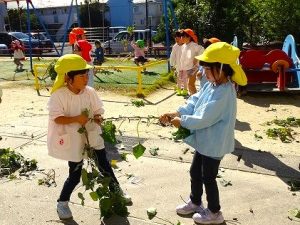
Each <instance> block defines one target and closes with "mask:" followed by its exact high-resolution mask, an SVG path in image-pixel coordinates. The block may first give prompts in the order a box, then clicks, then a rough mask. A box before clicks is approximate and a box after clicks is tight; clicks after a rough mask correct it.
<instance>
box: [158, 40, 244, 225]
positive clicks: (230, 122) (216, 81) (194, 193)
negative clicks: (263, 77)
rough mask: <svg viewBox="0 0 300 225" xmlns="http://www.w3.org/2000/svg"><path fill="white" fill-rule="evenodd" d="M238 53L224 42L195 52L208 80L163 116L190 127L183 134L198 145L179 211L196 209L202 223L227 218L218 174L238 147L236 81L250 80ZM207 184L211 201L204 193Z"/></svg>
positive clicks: (184, 213) (196, 219)
mask: <svg viewBox="0 0 300 225" xmlns="http://www.w3.org/2000/svg"><path fill="white" fill-rule="evenodd" d="M239 54H240V50H239V49H238V48H236V47H234V46H232V45H229V44H227V43H225V42H218V43H214V44H211V45H210V46H209V47H208V48H207V49H206V50H205V51H204V52H203V54H202V55H200V56H197V57H196V58H197V59H198V60H199V61H200V65H201V66H203V67H204V70H205V75H206V77H207V80H208V81H209V82H207V83H206V84H205V85H204V87H203V88H202V89H201V90H200V91H199V92H197V93H196V94H194V95H192V96H191V97H190V98H189V99H188V101H187V103H186V105H184V106H181V107H179V108H178V109H177V111H176V112H173V113H166V114H164V115H162V116H161V117H160V121H161V122H162V123H171V124H173V125H174V126H175V127H180V126H181V127H184V128H187V129H189V130H190V132H191V135H190V136H189V137H187V138H186V139H185V142H186V143H187V144H189V145H190V146H192V147H193V148H195V150H196V151H195V154H194V158H193V161H192V165H191V168H190V176H191V193H190V199H189V201H188V202H187V203H186V204H183V205H179V206H178V207H177V208H176V212H177V213H178V214H180V215H187V214H191V213H194V215H193V220H194V221H195V222H196V223H200V224H222V223H223V222H224V218H223V215H222V212H221V211H220V209H221V206H220V202H219V191H218V186H217V182H216V177H217V174H218V169H219V165H220V162H221V160H222V158H223V157H224V156H225V155H226V154H228V153H230V152H232V151H233V150H234V127H235V121H236V107H237V106H236V91H235V88H234V86H233V84H232V81H234V82H236V83H238V84H239V85H246V83H247V78H246V75H245V73H244V71H243V70H242V68H241V67H240V65H238V64H237V59H238V56H239ZM203 186H204V187H205V191H206V199H207V207H204V202H203V199H202V195H203Z"/></svg>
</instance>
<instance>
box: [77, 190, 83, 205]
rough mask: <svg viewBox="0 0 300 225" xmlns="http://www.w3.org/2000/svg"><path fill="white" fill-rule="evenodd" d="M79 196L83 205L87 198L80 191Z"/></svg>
mask: <svg viewBox="0 0 300 225" xmlns="http://www.w3.org/2000/svg"><path fill="white" fill-rule="evenodd" d="M78 198H80V199H81V205H84V200H85V198H84V197H83V194H82V193H81V192H79V193H78Z"/></svg>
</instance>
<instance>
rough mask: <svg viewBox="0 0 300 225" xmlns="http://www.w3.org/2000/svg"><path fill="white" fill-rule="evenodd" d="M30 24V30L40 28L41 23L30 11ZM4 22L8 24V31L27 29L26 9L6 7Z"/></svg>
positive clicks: (24, 30)
mask: <svg viewBox="0 0 300 225" xmlns="http://www.w3.org/2000/svg"><path fill="white" fill-rule="evenodd" d="M29 19H30V25H31V29H32V30H37V29H42V26H41V24H40V23H39V20H38V18H37V16H36V15H35V14H34V13H33V12H31V13H30V16H29ZM5 23H6V24H9V25H10V31H23V32H26V31H27V12H26V9H24V8H22V7H20V9H19V10H18V9H8V10H7V17H6V18H5Z"/></svg>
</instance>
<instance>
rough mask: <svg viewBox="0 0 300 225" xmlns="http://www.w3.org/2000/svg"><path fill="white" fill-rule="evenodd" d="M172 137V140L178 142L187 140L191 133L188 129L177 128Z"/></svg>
mask: <svg viewBox="0 0 300 225" xmlns="http://www.w3.org/2000/svg"><path fill="white" fill-rule="evenodd" d="M172 135H173V138H174V140H175V141H178V140H183V139H185V138H187V137H188V136H190V135H191V132H190V130H189V129H186V128H184V127H179V128H178V130H177V131H176V132H174V133H172Z"/></svg>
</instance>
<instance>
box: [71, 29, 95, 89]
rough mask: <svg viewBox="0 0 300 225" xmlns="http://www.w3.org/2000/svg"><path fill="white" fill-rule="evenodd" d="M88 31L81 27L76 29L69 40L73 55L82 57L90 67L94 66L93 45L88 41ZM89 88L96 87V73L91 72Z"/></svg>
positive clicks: (91, 70)
mask: <svg viewBox="0 0 300 225" xmlns="http://www.w3.org/2000/svg"><path fill="white" fill-rule="evenodd" d="M85 34H86V31H85V30H84V29H83V28H81V27H75V28H73V29H72V31H71V33H70V35H69V39H70V43H73V46H74V47H73V49H74V51H73V53H74V54H77V55H80V56H81V57H82V58H83V59H84V60H85V61H86V62H87V63H88V64H89V65H93V62H92V58H91V51H92V45H91V43H89V42H88V40H87V39H86V35H85ZM88 86H90V87H94V71H93V69H90V70H89V82H88Z"/></svg>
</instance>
